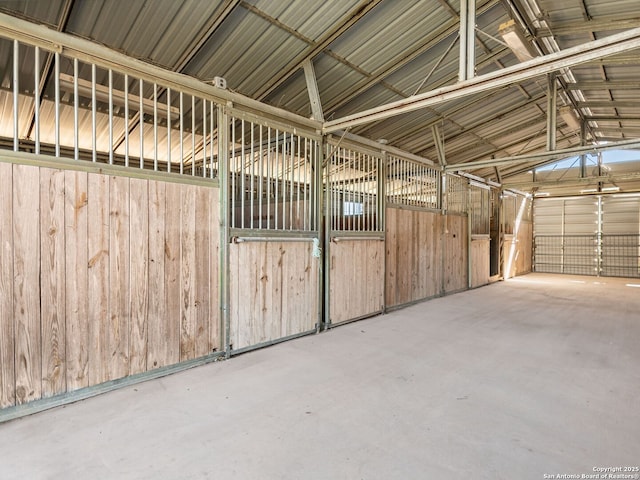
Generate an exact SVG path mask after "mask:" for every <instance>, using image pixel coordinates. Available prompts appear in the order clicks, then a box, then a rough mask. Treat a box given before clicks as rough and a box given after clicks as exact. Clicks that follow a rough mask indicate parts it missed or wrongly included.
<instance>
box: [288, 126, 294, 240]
mask: <svg viewBox="0 0 640 480" xmlns="http://www.w3.org/2000/svg"><path fill="white" fill-rule="evenodd" d="M294 141H295V139H294V136H293V133H292V134H291V144H290V146H289V164H290V169H289V230H291V229H292V228H293V188H294V175H293V169H294V165H295V159H294V156H295V144H294Z"/></svg>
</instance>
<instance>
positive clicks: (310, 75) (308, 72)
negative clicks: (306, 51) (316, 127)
mask: <svg viewBox="0 0 640 480" xmlns="http://www.w3.org/2000/svg"><path fill="white" fill-rule="evenodd" d="M302 67H303V68H304V79H305V80H306V81H307V92H309V101H310V102H311V113H312V115H313V116H312V118H313V119H314V120H318V121H320V122H324V114H323V113H322V103H321V102H320V91H319V90H318V80H317V79H316V71H315V70H314V68H313V61H311V60H305V62H304V63H303V64H302Z"/></svg>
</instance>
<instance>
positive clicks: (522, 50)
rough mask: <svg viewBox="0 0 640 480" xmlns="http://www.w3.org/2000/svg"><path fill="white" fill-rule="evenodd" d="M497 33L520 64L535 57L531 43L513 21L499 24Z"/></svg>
mask: <svg viewBox="0 0 640 480" xmlns="http://www.w3.org/2000/svg"><path fill="white" fill-rule="evenodd" d="M498 33H499V34H500V36H501V37H502V39H503V40H504V43H506V44H507V46H508V47H509V48H510V49H511V51H512V52H513V54H514V55H515V56H516V57H518V60H520V61H521V62H526V61H527V60H531V59H532V58H534V57H536V56H537V55H536V53H535V50H534V49H533V46H532V45H531V42H529V40H527V37H525V35H524V32H523V31H522V28H520V25H518V24H517V23H516V22H515V20H509V21H508V22H505V23H502V24H500V27H498Z"/></svg>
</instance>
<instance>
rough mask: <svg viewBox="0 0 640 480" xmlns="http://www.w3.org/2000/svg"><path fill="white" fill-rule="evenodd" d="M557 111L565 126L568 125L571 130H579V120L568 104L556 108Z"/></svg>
mask: <svg viewBox="0 0 640 480" xmlns="http://www.w3.org/2000/svg"><path fill="white" fill-rule="evenodd" d="M558 113H559V114H560V117H562V119H563V120H564V123H566V124H567V127H569V128H570V129H571V130H572V131H576V130H580V120H579V119H578V117H577V116H576V114H575V113H574V111H573V108H571V107H570V106H569V105H565V106H564V107H560V108H559V109H558Z"/></svg>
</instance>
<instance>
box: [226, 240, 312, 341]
mask: <svg viewBox="0 0 640 480" xmlns="http://www.w3.org/2000/svg"><path fill="white" fill-rule="evenodd" d="M319 262H320V259H319V258H316V257H314V256H313V243H312V242H310V241H299V242H298V241H290V242H282V241H255V242H242V243H231V244H230V246H229V267H230V278H229V288H230V307H229V314H230V332H229V333H230V344H231V349H232V353H233V352H234V351H235V352H237V351H238V350H246V349H250V348H252V347H258V346H262V345H266V344H269V343H272V342H275V341H278V340H281V339H285V338H288V337H292V336H295V335H299V334H304V333H311V332H315V330H316V325H317V322H318V307H319V305H318V302H319V295H318V293H319V285H318V265H319Z"/></svg>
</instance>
